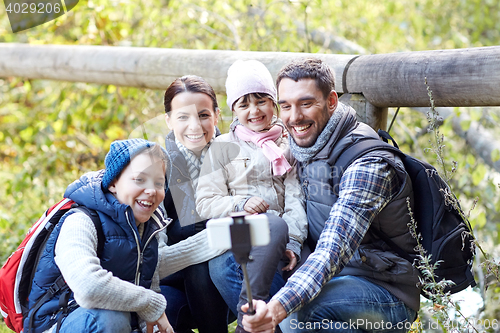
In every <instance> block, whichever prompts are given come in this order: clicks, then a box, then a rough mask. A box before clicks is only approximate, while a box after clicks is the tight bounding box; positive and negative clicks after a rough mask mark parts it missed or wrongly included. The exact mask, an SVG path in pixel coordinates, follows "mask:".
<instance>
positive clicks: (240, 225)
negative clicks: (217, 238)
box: [230, 215, 255, 315]
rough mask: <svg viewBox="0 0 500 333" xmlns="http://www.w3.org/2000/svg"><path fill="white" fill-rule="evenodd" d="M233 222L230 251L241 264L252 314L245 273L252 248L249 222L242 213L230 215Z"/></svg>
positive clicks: (251, 309) (250, 313) (250, 291)
mask: <svg viewBox="0 0 500 333" xmlns="http://www.w3.org/2000/svg"><path fill="white" fill-rule="evenodd" d="M232 218H233V224H231V225H230V231H231V243H232V247H231V251H232V252H233V256H234V259H235V260H236V262H237V263H238V264H240V265H241V269H242V271H243V277H244V279H245V284H246V288H247V298H248V312H247V313H248V314H249V315H254V314H255V310H254V308H253V302H252V289H251V288H250V280H249V279H248V273H247V262H249V261H251V260H252V258H251V257H250V251H251V250H252V241H251V238H250V224H248V223H247V222H246V221H245V217H244V216H243V215H241V216H240V215H238V216H232Z"/></svg>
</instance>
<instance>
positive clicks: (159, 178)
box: [109, 153, 165, 225]
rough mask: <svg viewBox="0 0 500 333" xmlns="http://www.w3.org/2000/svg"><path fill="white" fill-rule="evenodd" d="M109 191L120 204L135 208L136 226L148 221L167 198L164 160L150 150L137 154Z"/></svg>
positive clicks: (133, 209)
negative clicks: (150, 152)
mask: <svg viewBox="0 0 500 333" xmlns="http://www.w3.org/2000/svg"><path fill="white" fill-rule="evenodd" d="M109 191H110V192H111V193H113V194H114V195H115V197H116V198H117V199H118V201H119V202H120V203H121V204H125V205H129V206H130V207H132V211H133V212H134V217H135V222H136V224H137V225H138V224H139V223H144V222H147V221H148V220H149V218H150V217H151V215H153V212H154V211H155V209H156V208H158V206H159V205H160V203H161V202H162V201H163V199H164V198H165V169H164V164H163V162H162V161H161V160H160V159H159V158H157V157H155V156H151V155H149V154H147V153H143V154H139V155H137V156H136V157H134V158H133V159H132V161H130V163H129V164H128V165H127V167H126V168H125V169H123V171H122V173H121V174H120V176H119V177H118V179H117V180H115V181H114V182H113V183H112V184H111V185H110V186H109Z"/></svg>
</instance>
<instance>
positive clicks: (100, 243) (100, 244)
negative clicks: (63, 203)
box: [71, 203, 105, 258]
mask: <svg viewBox="0 0 500 333" xmlns="http://www.w3.org/2000/svg"><path fill="white" fill-rule="evenodd" d="M71 208H75V209H78V210H80V211H82V212H83V213H85V214H86V215H87V216H88V217H90V219H91V220H92V222H93V223H94V227H95V230H96V232H97V256H98V257H99V258H100V257H101V255H102V252H103V251H104V239H105V238H104V231H103V230H102V223H101V220H100V219H99V214H97V212H96V211H95V210H93V209H90V208H87V207H85V206H81V205H79V204H77V203H74V204H73V205H71Z"/></svg>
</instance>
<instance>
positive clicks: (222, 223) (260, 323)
mask: <svg viewBox="0 0 500 333" xmlns="http://www.w3.org/2000/svg"><path fill="white" fill-rule="evenodd" d="M207 231H208V242H209V245H210V247H212V248H218V249H229V248H230V249H231V251H232V252H233V256H234V259H235V260H236V262H237V263H238V264H240V265H241V269H242V271H243V277H244V280H245V284H246V290H247V298H248V302H249V303H247V304H245V305H244V306H242V311H243V312H246V315H245V316H244V317H243V325H244V327H245V329H246V330H248V331H250V332H274V329H275V326H276V325H277V324H278V323H279V322H281V321H282V320H283V319H284V318H285V317H286V311H285V309H284V308H283V306H281V304H280V303H279V302H270V303H269V304H266V303H265V302H264V301H261V300H255V301H254V300H253V299H252V291H251V287H250V281H249V278H248V274H247V267H246V264H247V263H248V262H249V261H251V260H252V258H251V256H250V251H251V250H252V246H263V245H267V244H268V243H269V240H270V234H269V224H268V220H267V217H266V216H265V215H263V214H260V215H248V214H247V213H245V212H243V213H241V212H239V213H237V214H233V215H231V217H228V218H220V219H213V220H210V221H208V222H207ZM274 303H277V304H274Z"/></svg>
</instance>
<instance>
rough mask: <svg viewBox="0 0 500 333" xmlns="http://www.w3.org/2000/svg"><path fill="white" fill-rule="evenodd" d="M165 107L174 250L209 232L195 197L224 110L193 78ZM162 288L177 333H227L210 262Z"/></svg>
mask: <svg viewBox="0 0 500 333" xmlns="http://www.w3.org/2000/svg"><path fill="white" fill-rule="evenodd" d="M164 105H165V113H166V116H165V117H166V122H167V125H168V127H169V128H170V130H171V131H170V133H169V134H168V135H167V137H166V139H165V146H166V149H167V151H168V153H169V157H170V160H171V164H172V168H171V172H170V173H169V174H167V183H168V184H169V187H168V191H167V193H166V195H165V200H164V206H165V210H166V211H167V216H168V217H170V218H172V219H173V223H172V224H171V225H170V226H169V227H168V231H167V234H168V243H169V245H171V244H174V243H177V242H180V241H181V240H184V239H189V238H191V236H194V235H195V234H197V233H199V232H200V231H202V230H204V229H205V225H206V220H203V219H201V218H200V217H199V216H198V214H197V212H196V205H195V198H194V195H195V189H196V186H197V182H198V176H199V172H200V167H201V163H202V162H203V158H204V157H205V154H206V151H207V150H208V147H209V146H210V143H211V142H212V141H213V139H214V138H215V137H216V136H217V135H219V134H220V132H219V130H218V128H217V122H218V116H219V112H220V111H219V107H218V104H217V99H216V95H215V92H214V90H213V89H212V87H211V86H210V85H209V84H208V83H207V82H206V81H205V80H204V79H202V78H201V77H198V76H193V75H188V76H183V77H181V78H178V79H176V80H175V81H174V82H172V84H171V85H170V86H169V87H168V88H167V90H166V91H165V98H164ZM192 239H194V237H192ZM203 239H206V237H205V238H203ZM207 249H208V245H207ZM196 255H197V253H193V256H196ZM161 289H162V294H163V295H164V296H165V298H166V299H167V302H168V304H169V305H168V306H167V311H166V312H167V317H168V318H169V320H170V322H171V324H172V326H173V327H174V329H175V331H176V332H183V331H184V332H185V331H187V332H189V330H190V329H191V328H195V327H194V326H197V328H198V330H199V332H200V333H204V332H227V324H228V319H227V317H228V308H227V305H226V303H225V302H224V300H223V299H222V297H221V296H220V294H219V292H218V291H217V288H216V287H215V286H214V284H213V283H212V280H211V279H210V276H209V272H208V263H207V262H203V263H201V264H197V265H193V266H189V267H188V268H186V269H184V270H182V271H180V272H178V273H176V274H173V275H171V276H169V277H167V278H165V279H163V280H162V281H161ZM193 321H194V322H195V323H196V325H193Z"/></svg>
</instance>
